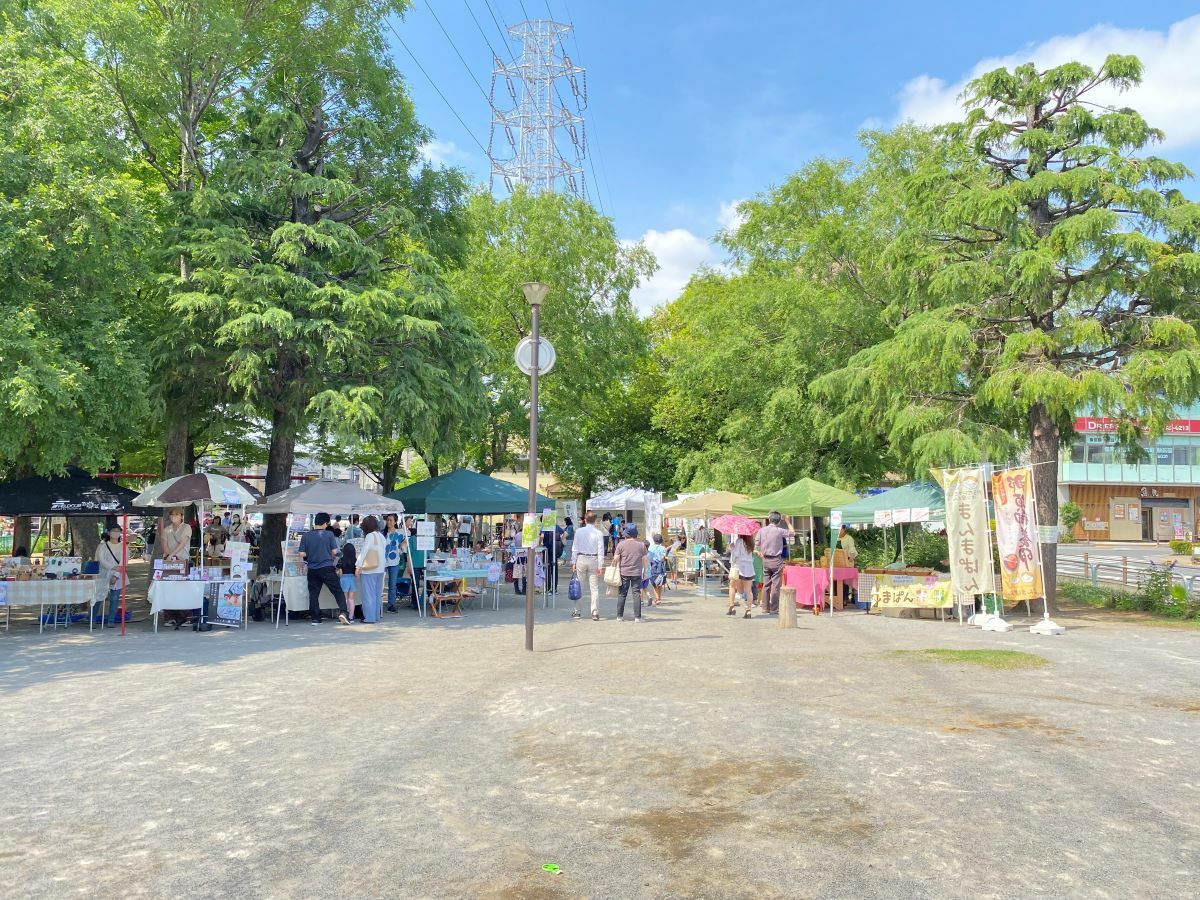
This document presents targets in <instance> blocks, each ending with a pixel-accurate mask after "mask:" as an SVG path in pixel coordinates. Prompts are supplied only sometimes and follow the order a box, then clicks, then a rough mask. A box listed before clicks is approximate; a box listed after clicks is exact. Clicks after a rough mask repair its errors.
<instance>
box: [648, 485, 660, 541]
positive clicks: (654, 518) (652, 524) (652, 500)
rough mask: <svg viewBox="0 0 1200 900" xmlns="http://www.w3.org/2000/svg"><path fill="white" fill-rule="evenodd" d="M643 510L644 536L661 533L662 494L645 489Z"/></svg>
mask: <svg viewBox="0 0 1200 900" xmlns="http://www.w3.org/2000/svg"><path fill="white" fill-rule="evenodd" d="M644 512H645V514H646V537H647V538H649V537H650V535H652V534H661V533H662V529H663V506H662V494H658V493H651V492H650V491H646V499H645V507H644Z"/></svg>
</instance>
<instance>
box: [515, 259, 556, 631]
mask: <svg viewBox="0 0 1200 900" xmlns="http://www.w3.org/2000/svg"><path fill="white" fill-rule="evenodd" d="M521 290H522V291H524V292H525V299H526V300H528V301H529V306H530V309H531V310H532V320H533V328H532V334H531V335H530V337H531V340H532V345H531V347H530V368H529V514H530V515H533V516H536V515H537V471H538V368H539V361H538V348H539V347H540V345H541V342H542V336H541V324H542V317H541V313H542V301H543V300H545V299H546V294H547V293H549V291H550V286H549V285H546V284H542V283H541V282H540V281H530V282H528V283H527V284H523V285H521ZM535 521H536V519H535ZM535 534H536V535H537V539H535V541H534V546H532V547H530V548H529V549H527V550H526V551H525V649H526V650H532V649H533V595H534V580H535V576H536V573H537V555H536V549H537V544H538V543H539V541H540V538H541V531H540V529H539V530H538V531H536V532H535Z"/></svg>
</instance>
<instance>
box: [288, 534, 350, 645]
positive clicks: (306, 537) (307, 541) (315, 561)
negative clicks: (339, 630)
mask: <svg viewBox="0 0 1200 900" xmlns="http://www.w3.org/2000/svg"><path fill="white" fill-rule="evenodd" d="M337 553H338V542H337V538H336V537H334V536H333V532H332V531H330V530H329V513H327V512H320V513H317V515H316V517H315V518H314V519H313V528H312V529H311V530H310V531H306V532H304V534H302V535H301V536H300V558H301V559H303V560H304V562H305V564H306V566H307V569H308V574H307V578H308V618H309V624H310V625H313V626H314V627H315V626H317V625H320V624H321V588H323V587H327V588H329V593H331V594H333V599H334V600H336V601H337V605H338V621H339V622H341V623H342V624H343V625H349V624H350V620H349V619H347V618H346V595H345V594H344V593H342V585H341V582H339V581H338V577H337V571H336V569H335V568H334V566H335V564H336V562H337Z"/></svg>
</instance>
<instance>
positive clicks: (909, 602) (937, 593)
mask: <svg viewBox="0 0 1200 900" xmlns="http://www.w3.org/2000/svg"><path fill="white" fill-rule="evenodd" d="M953 605H954V592H953V591H952V590H951V586H950V582H949V580H944V581H943V580H939V579H938V578H936V577H933V576H930V577H925V576H914V575H877V576H875V582H874V584H873V585H872V587H871V609H872V611H874V610H877V609H880V610H882V609H949V608H951V607H952V606H953Z"/></svg>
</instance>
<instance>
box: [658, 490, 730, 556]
mask: <svg viewBox="0 0 1200 900" xmlns="http://www.w3.org/2000/svg"><path fill="white" fill-rule="evenodd" d="M749 499H750V498H749V497H747V496H746V495H745V494H738V493H735V492H733V491H704V492H703V493H700V494H690V495H688V496H686V497H683V498H682V499H679V500H673V501H671V502H670V503H664V504H663V515H664V516H665V517H666V519H667V521H676V522H689V521H696V520H699V521H702V522H704V524H705V527H706V528H707V526H708V522H709V520H710V519H715V518H716V517H717V516H727V515H731V514H732V513H733V507H734V505H735V504H738V503H745V502H746V501H747V500H749ZM690 533H691V532H690V531H686V532H685V534H688V535H690ZM664 537H665V535H664ZM711 556H712V555H711V554H710V553H709V548H708V547H706V546H702V545H698V544H696V543H695V542H694V541H691V540H689V541H688V545H687V550H686V551H685V553H684V563H683V565H682V567H681V570H685V571H688V572H698V571H699V570H700V569H701V568H702V567H703V566H704V565H705V562H706V560H708V559H710V558H711Z"/></svg>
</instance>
